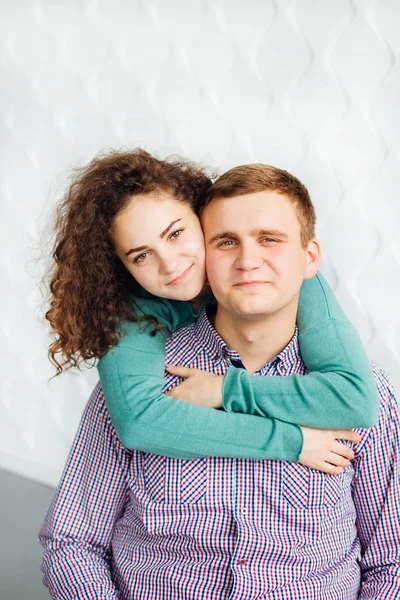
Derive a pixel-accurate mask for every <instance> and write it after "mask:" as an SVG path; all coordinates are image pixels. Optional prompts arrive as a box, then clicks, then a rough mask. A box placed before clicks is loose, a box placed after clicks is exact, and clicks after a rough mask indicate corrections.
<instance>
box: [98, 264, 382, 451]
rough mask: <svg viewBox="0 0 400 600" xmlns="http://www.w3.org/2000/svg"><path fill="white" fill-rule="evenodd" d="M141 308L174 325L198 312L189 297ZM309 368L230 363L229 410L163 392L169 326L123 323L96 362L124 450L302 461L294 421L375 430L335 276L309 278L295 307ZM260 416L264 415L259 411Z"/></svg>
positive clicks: (360, 357) (362, 358)
mask: <svg viewBox="0 0 400 600" xmlns="http://www.w3.org/2000/svg"><path fill="white" fill-rule="evenodd" d="M134 307H135V310H136V312H137V313H138V314H140V315H149V314H150V315H154V316H156V317H157V318H158V320H159V322H160V324H161V325H163V326H165V327H166V328H168V329H169V330H170V331H176V330H177V329H179V328H180V327H183V326H185V325H188V324H190V323H192V322H193V321H194V320H195V319H196V317H197V316H198V312H200V310H201V308H202V307H200V309H199V311H198V312H195V311H194V310H193V309H192V307H191V304H190V303H188V302H179V301H170V300H163V299H160V298H154V297H149V298H141V299H135V301H134ZM297 327H298V330H299V345H300V351H301V354H302V357H303V360H304V362H305V364H306V366H307V369H308V371H309V373H308V375H292V376H289V377H259V376H253V375H250V374H249V373H248V372H247V371H245V370H244V369H237V368H235V367H231V368H230V369H229V371H228V373H227V375H226V376H225V381H224V387H223V405H224V409H225V410H224V411H221V410H214V409H210V408H204V407H201V406H197V405H194V404H190V403H186V402H180V401H178V400H174V399H173V398H171V397H170V396H166V395H164V394H163V393H162V388H163V385H164V373H165V371H164V367H165V340H166V338H167V336H168V333H167V332H159V333H157V335H155V336H152V335H150V334H151V331H152V330H153V326H152V325H151V324H149V323H148V322H147V323H145V325H143V323H142V324H138V323H128V322H124V323H123V327H122V332H123V336H122V339H121V341H120V343H119V344H118V345H116V346H114V347H113V348H112V349H111V350H110V351H109V352H108V353H107V354H106V355H105V356H104V357H102V358H101V359H100V361H99V364H98V370H99V373H100V379H101V384H102V387H103V390H104V395H105V399H106V402H107V406H108V409H109V412H110V416H111V419H112V422H113V424H114V427H115V429H116V431H117V433H118V435H119V437H120V439H121V441H122V443H123V444H124V446H126V447H127V448H135V449H137V450H142V451H145V452H153V453H156V454H162V455H165V456H170V457H172V458H181V459H193V458H199V457H203V456H227V457H238V458H255V459H280V460H294V461H297V460H298V458H299V455H300V453H301V450H302V443H303V438H302V434H301V429H300V427H299V426H298V425H297V424H301V425H307V426H310V427H319V428H323V429H341V428H346V429H349V428H355V427H372V426H373V425H374V424H375V422H376V420H377V418H378V412H379V399H378V393H377V388H376V385H375V382H374V380H373V377H372V371H371V369H370V367H369V362H368V359H367V356H366V354H365V351H364V349H363V346H362V343H361V340H360V338H359V336H358V334H357V332H356V330H355V329H354V327H353V326H352V325H351V323H350V322H349V321H348V319H347V317H346V315H345V314H344V312H343V311H342V309H341V308H340V306H339V304H338V302H337V300H336V298H335V296H334V295H333V293H332V290H331V289H330V287H329V285H328V283H327V282H326V281H325V279H324V278H323V277H322V276H321V275H320V274H318V275H317V276H316V277H314V278H313V279H310V280H307V281H305V282H304V283H303V286H302V288H301V291H300V300H299V309H298V314H297ZM260 417H263V418H260Z"/></svg>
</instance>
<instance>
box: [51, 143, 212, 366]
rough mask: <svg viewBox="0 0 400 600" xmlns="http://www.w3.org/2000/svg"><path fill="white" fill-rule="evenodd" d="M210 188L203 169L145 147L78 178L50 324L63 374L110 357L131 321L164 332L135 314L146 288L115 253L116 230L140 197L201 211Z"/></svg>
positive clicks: (59, 224)
mask: <svg viewBox="0 0 400 600" xmlns="http://www.w3.org/2000/svg"><path fill="white" fill-rule="evenodd" d="M210 186H211V180H210V178H209V177H208V176H207V174H206V173H205V171H204V170H203V169H202V168H200V167H199V166H197V165H196V164H193V163H190V162H187V161H183V160H179V159H167V160H159V159H157V158H155V157H154V156H151V155H150V154H148V153H147V152H145V151H144V150H142V149H140V148H138V149H136V150H133V151H128V152H116V151H112V152H109V153H108V154H105V155H102V156H98V157H96V158H94V159H93V160H92V162H90V163H89V164H88V165H87V166H86V167H84V168H83V169H79V170H77V171H76V173H75V177H74V178H73V179H72V183H71V185H70V187H69V189H68V190H67V192H66V194H65V197H64V199H63V200H62V201H61V202H60V203H59V204H58V206H57V208H56V213H55V219H54V223H53V224H52V229H53V231H54V245H53V250H52V264H51V266H50V272H49V273H48V280H49V281H48V284H49V289H50V308H49V310H48V311H47V313H46V318H47V320H48V321H49V323H50V325H51V328H52V333H53V335H54V337H55V339H54V341H53V342H52V343H51V345H50V348H49V358H50V360H51V361H52V363H53V364H54V365H55V367H56V369H57V372H58V373H60V372H61V371H63V370H64V369H67V368H69V367H77V366H79V365H80V364H81V363H82V362H85V361H91V360H92V359H95V358H99V357H101V356H103V355H104V354H105V353H106V352H107V351H108V350H110V348H112V347H113V346H114V345H115V344H117V343H118V342H119V340H120V337H121V332H120V323H121V321H123V320H125V321H136V322H137V321H142V320H144V319H149V320H150V322H153V324H154V326H155V330H154V332H155V331H157V328H158V322H157V319H155V317H151V316H139V315H138V314H136V312H135V310H134V308H133V304H132V300H133V299H134V297H135V296H136V295H138V294H139V295H140V287H139V286H138V284H137V283H136V281H135V280H134V278H133V277H132V275H131V274H130V273H128V271H127V270H126V269H125V267H124V266H123V264H122V262H121V261H120V259H119V258H118V257H117V255H116V253H115V247H114V242H113V240H112V236H111V228H112V225H113V221H114V219H115V217H116V215H117V214H118V213H120V212H121V211H122V210H123V209H124V208H125V207H126V206H127V204H128V203H129V202H130V200H131V198H132V196H135V195H139V194H149V193H160V192H167V193H170V194H172V195H173V196H174V197H175V198H176V200H179V201H181V202H183V203H186V204H188V205H189V206H191V208H192V209H193V211H194V212H195V211H196V210H197V205H198V203H199V200H200V198H202V197H203V195H204V194H205V192H206V191H207V189H208V188H209V187H210ZM161 201H162V199H161V198H160V202H161ZM154 332H153V333H154Z"/></svg>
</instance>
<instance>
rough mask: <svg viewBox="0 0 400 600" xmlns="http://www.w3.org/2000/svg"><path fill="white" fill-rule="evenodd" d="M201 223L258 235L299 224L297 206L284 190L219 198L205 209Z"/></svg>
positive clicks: (285, 231) (207, 227)
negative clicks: (281, 192) (283, 192)
mask: <svg viewBox="0 0 400 600" xmlns="http://www.w3.org/2000/svg"><path fill="white" fill-rule="evenodd" d="M202 223H203V226H204V227H205V230H207V231H208V230H210V231H211V230H212V231H213V233H214V234H216V233H217V230H218V233H223V230H225V229H226V230H229V231H231V232H234V231H235V232H236V233H239V232H241V233H242V234H243V233H246V235H257V232H260V231H264V232H272V231H280V232H281V233H284V234H286V235H287V234H288V231H287V230H288V229H292V228H293V225H295V228H296V229H297V228H299V227H300V223H299V220H298V215H297V210H296V206H295V204H294V203H293V201H292V200H291V199H290V198H288V197H287V196H285V195H283V194H278V193H275V192H268V191H265V192H256V193H255V194H246V195H243V196H233V197H231V198H216V199H215V200H213V201H212V202H211V203H210V205H209V206H207V207H206V208H205V209H204V212H203V215H202Z"/></svg>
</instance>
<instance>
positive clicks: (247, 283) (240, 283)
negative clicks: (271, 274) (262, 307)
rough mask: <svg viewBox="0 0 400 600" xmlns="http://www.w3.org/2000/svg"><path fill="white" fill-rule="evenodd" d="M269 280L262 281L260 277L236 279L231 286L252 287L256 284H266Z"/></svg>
mask: <svg viewBox="0 0 400 600" xmlns="http://www.w3.org/2000/svg"><path fill="white" fill-rule="evenodd" d="M268 283H270V281H262V280H260V279H257V280H254V281H238V282H237V283H234V284H233V287H252V286H256V285H267V284H268Z"/></svg>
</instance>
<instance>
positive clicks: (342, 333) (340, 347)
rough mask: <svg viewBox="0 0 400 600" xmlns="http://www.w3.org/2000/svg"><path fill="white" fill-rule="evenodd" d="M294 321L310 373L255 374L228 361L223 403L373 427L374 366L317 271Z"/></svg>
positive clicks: (320, 422) (316, 422)
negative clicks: (280, 375) (286, 375)
mask: <svg viewBox="0 0 400 600" xmlns="http://www.w3.org/2000/svg"><path fill="white" fill-rule="evenodd" d="M297 326H298V330H299V344H300V351H301V355H302V358H303V360H304V362H305V364H306V367H307V369H308V371H309V374H308V375H291V376H289V377H257V376H256V377H254V376H251V375H250V374H249V373H248V372H247V371H245V370H244V369H235V368H234V367H231V368H230V369H229V371H228V373H227V375H226V376H225V381H224V386H223V407H224V409H225V410H226V411H227V412H230V411H233V412H241V413H247V414H253V415H258V416H270V417H274V418H276V419H281V420H283V421H289V422H291V423H299V424H301V425H307V426H309V427H321V428H324V429H325V428H332V429H339V428H356V427H372V426H373V425H374V424H375V423H376V421H377V419H378V415H379V396H378V391H377V388H376V384H375V381H374V378H373V375H372V370H371V368H370V365H369V361H368V358H367V356H366V354H365V351H364V348H363V345H362V342H361V340H360V338H359V335H358V333H357V331H356V330H355V328H354V327H353V326H352V325H351V323H350V322H349V320H348V319H347V317H346V315H345V314H344V312H343V310H342V309H341V307H340V306H339V304H338V302H337V300H336V298H335V296H334V294H333V292H332V290H331V288H330V287H329V285H328V283H327V282H326V280H325V279H324V278H323V277H322V275H321V274H317V275H316V276H315V277H313V278H312V279H310V280H307V281H305V282H304V283H303V286H302V288H301V291H300V301H299V309H298V314H297Z"/></svg>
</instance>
